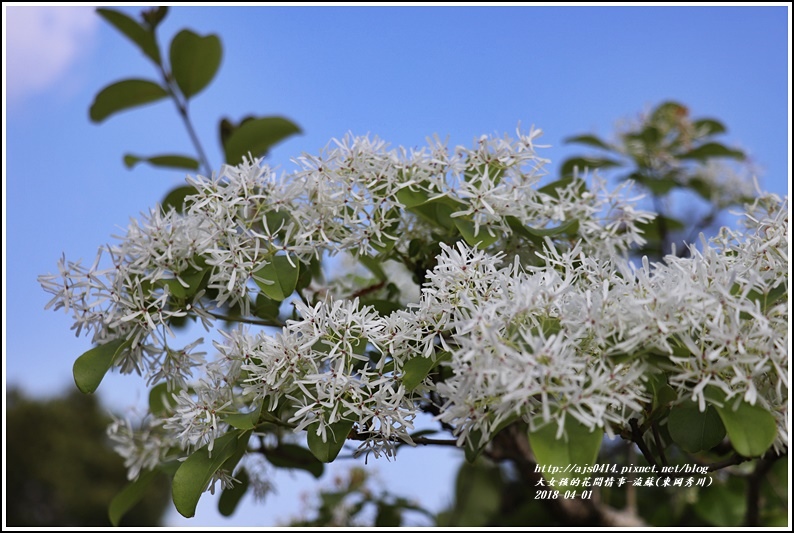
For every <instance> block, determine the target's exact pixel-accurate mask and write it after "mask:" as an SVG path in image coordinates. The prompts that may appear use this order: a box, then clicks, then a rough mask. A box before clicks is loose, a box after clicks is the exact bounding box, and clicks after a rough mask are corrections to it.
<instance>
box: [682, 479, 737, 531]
mask: <svg viewBox="0 0 794 533" xmlns="http://www.w3.org/2000/svg"><path fill="white" fill-rule="evenodd" d="M744 485H745V482H744V480H743V479H741V478H739V477H738V476H732V477H730V478H728V481H727V483H720V482H715V483H713V484H712V485H711V486H710V487H703V488H701V489H700V490H698V493H697V502H695V505H694V509H695V513H696V514H697V515H698V516H699V517H700V518H702V519H703V520H705V521H706V522H708V523H709V524H710V525H712V526H718V527H723V528H724V527H739V526H741V525H742V521H743V520H744V516H745V513H746V512H747V498H746V496H745V490H746V489H745V486H744Z"/></svg>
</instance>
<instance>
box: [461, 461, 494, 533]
mask: <svg viewBox="0 0 794 533" xmlns="http://www.w3.org/2000/svg"><path fill="white" fill-rule="evenodd" d="M501 492H502V475H501V472H500V471H499V468H498V467H497V466H496V465H492V464H490V463H487V462H485V461H482V460H479V461H476V462H474V463H463V464H462V465H461V467H460V470H459V471H458V476H457V478H456V480H455V508H454V512H453V513H452V514H453V516H452V517H451V523H450V524H447V525H448V526H461V527H469V528H475V527H482V526H485V525H486V524H488V522H490V520H491V518H492V517H493V515H494V514H496V513H497V512H498V511H499V507H500V503H501V500H502V499H501Z"/></svg>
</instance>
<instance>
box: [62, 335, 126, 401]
mask: <svg viewBox="0 0 794 533" xmlns="http://www.w3.org/2000/svg"><path fill="white" fill-rule="evenodd" d="M129 344H130V341H127V340H124V339H116V340H114V341H110V342H108V343H105V344H100V345H99V346H95V347H93V348H91V349H90V350H88V351H87V352H85V353H84V354H83V355H81V356H80V357H78V358H77V360H76V361H75V362H74V366H73V367H72V373H73V374H74V382H75V384H76V385H77V388H78V389H80V392H83V393H86V394H90V393H92V392H94V391H96V390H97V388H98V387H99V384H100V383H101V382H102V379H103V378H104V377H105V374H107V372H108V370H110V367H112V366H113V363H114V362H115V360H116V357H117V356H118V355H119V354H120V353H121V352H123V351H124V350H126V349H127V347H128V346H129Z"/></svg>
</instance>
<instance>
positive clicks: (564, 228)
mask: <svg viewBox="0 0 794 533" xmlns="http://www.w3.org/2000/svg"><path fill="white" fill-rule="evenodd" d="M524 229H525V230H526V232H527V233H529V234H531V235H534V236H536V237H541V238H543V237H556V236H557V235H562V234H563V233H567V234H568V235H575V234H576V232H577V231H579V220H578V219H573V220H569V221H568V222H563V223H562V224H560V225H559V226H557V227H556V228H533V227H530V226H526V227H525V228H524Z"/></svg>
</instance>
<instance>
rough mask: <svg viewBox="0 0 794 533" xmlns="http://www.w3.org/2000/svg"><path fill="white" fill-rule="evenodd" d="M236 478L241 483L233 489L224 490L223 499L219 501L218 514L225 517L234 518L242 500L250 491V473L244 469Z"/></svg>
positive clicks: (236, 484)
mask: <svg viewBox="0 0 794 533" xmlns="http://www.w3.org/2000/svg"><path fill="white" fill-rule="evenodd" d="M234 477H235V478H237V480H238V481H239V482H240V483H235V484H234V486H233V487H232V488H231V489H223V492H221V497H220V498H219V499H218V512H220V513H221V514H222V515H223V516H232V515H233V514H234V511H235V509H237V505H238V504H239V503H240V500H242V499H243V496H245V493H246V492H247V491H248V485H249V480H248V472H246V471H245V469H244V468H243V469H240V471H239V472H238V473H237V474H235V476H234Z"/></svg>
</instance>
